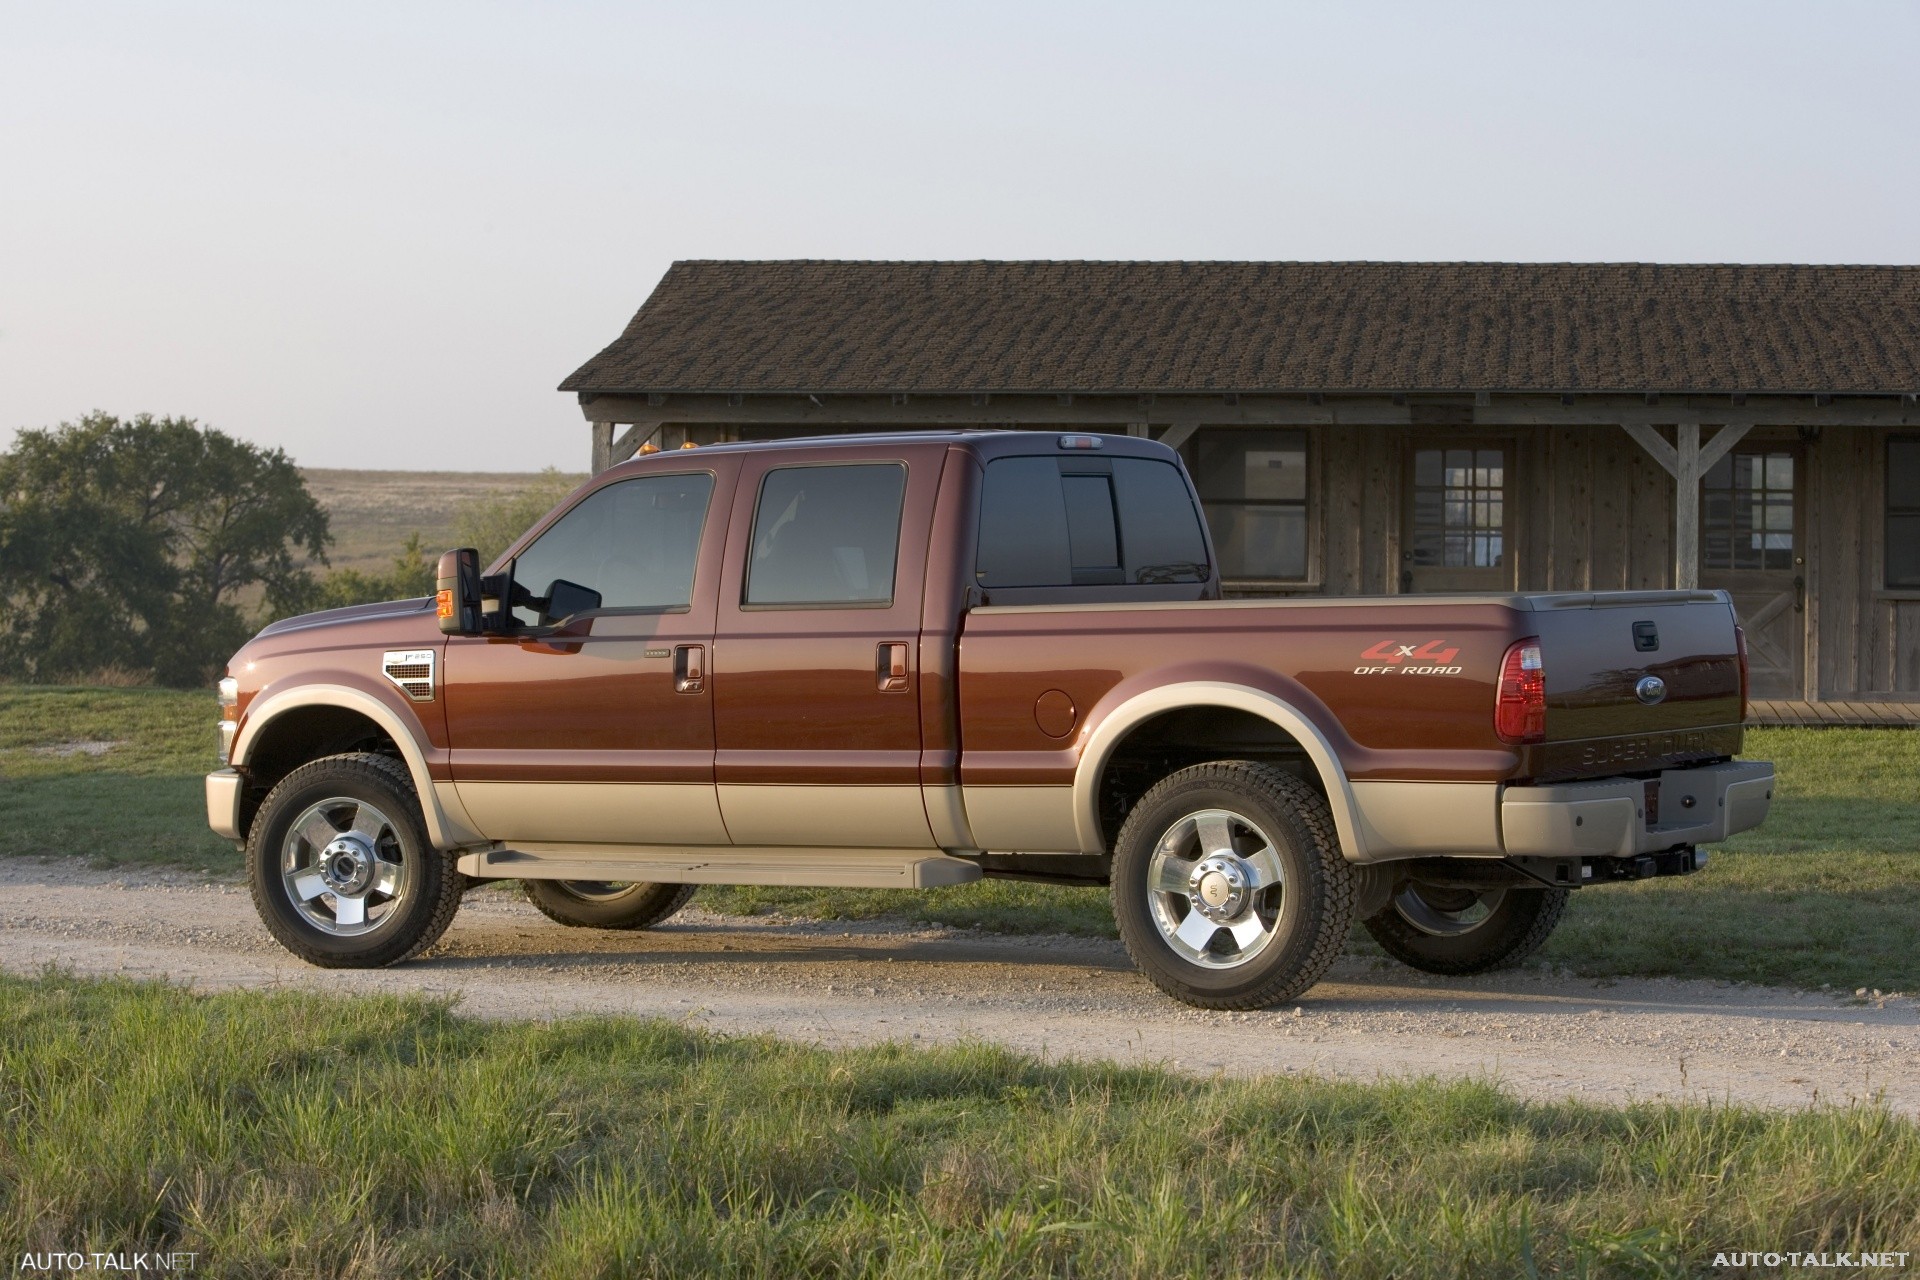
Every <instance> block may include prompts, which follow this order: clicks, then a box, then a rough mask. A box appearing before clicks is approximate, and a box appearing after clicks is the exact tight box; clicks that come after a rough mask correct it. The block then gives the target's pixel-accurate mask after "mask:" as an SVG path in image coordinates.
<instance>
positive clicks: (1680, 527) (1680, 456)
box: [1673, 422, 1700, 591]
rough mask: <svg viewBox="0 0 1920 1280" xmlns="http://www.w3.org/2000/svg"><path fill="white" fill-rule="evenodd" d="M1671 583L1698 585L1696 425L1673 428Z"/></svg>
mask: <svg viewBox="0 0 1920 1280" xmlns="http://www.w3.org/2000/svg"><path fill="white" fill-rule="evenodd" d="M1673 435H1674V441H1673V452H1674V463H1675V465H1674V469H1673V585H1674V589H1675V590H1677V591H1691V590H1693V589H1694V588H1695V587H1697V586H1699V585H1700V424H1699V423H1697V422H1683V423H1681V424H1680V425H1678V426H1676V427H1675V428H1674V429H1673Z"/></svg>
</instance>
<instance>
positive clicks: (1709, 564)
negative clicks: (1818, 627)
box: [1700, 444, 1807, 698]
mask: <svg viewBox="0 0 1920 1280" xmlns="http://www.w3.org/2000/svg"><path fill="white" fill-rule="evenodd" d="M1803 461H1804V459H1803V457H1802V455H1801V451H1800V449H1799V448H1798V447H1797V446H1794V445H1786V444H1780V445H1764V444H1762V445H1751V446H1747V447H1736V448H1735V449H1734V450H1733V451H1732V452H1731V453H1729V454H1727V455H1726V456H1725V457H1724V458H1722V459H1720V461H1719V462H1717V463H1715V464H1714V465H1713V468H1712V469H1711V470H1710V471H1708V472H1707V474H1706V476H1705V477H1704V478H1703V479H1702V481H1701V486H1700V489H1701V492H1700V585H1701V586H1703V587H1718V588H1721V589H1722V590H1725V591H1727V592H1728V593H1730V594H1731V595H1732V596H1733V612H1734V615H1735V616H1736V617H1738V618H1739V619H1740V625H1741V626H1742V627H1744V628H1745V629H1746V633H1747V669H1748V672H1749V678H1750V681H1751V684H1750V688H1751V690H1752V694H1753V696H1754V697H1756V698H1801V697H1805V696H1806V646H1807V626H1806V618H1807V615H1806V607H1807V578H1806V565H1807V561H1806V542H1805V533H1804V530H1803V528H1802V524H1803V522H1802V518H1801V510H1802V508H1803V507H1804V505H1805V504H1804V502H1803V501H1802V494H1803V492H1804V487H1803V486H1804V482H1805V477H1804V474H1803V473H1804V472H1805V470H1806V468H1805V467H1804V465H1803Z"/></svg>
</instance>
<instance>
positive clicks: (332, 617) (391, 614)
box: [254, 596, 433, 640]
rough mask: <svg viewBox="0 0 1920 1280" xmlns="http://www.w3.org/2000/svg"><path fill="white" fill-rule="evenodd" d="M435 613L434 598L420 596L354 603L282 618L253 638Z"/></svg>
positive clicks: (262, 629)
mask: <svg viewBox="0 0 1920 1280" xmlns="http://www.w3.org/2000/svg"><path fill="white" fill-rule="evenodd" d="M432 610H433V597H432V596H420V597H418V598H416V599H413V600H386V601H381V602H380V603H377V604H354V605H348V606H347V607H346V608H344V609H322V610H320V612H318V613H302V614H299V615H297V616H295V617H291V618H282V619H280V621H278V622H270V623H268V624H267V625H266V626H264V627H262V628H261V629H260V633H259V634H258V635H256V636H254V639H255V640H264V639H266V638H267V637H269V636H280V635H286V634H287V633H289V632H294V631H309V630H313V629H316V628H319V627H335V626H341V625H343V624H346V623H352V622H370V621H373V620H374V619H377V618H404V617H407V616H409V615H411V614H416V613H430V612H432Z"/></svg>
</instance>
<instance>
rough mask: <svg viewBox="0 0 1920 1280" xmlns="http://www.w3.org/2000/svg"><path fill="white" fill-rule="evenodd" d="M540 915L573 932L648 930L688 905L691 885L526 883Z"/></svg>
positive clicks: (602, 882) (534, 881) (530, 898)
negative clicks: (576, 930)
mask: <svg viewBox="0 0 1920 1280" xmlns="http://www.w3.org/2000/svg"><path fill="white" fill-rule="evenodd" d="M520 884H521V886H522V887H523V888H524V889H525V890H526V891H527V900H528V901H529V902H531V903H533V905H534V906H536V907H538V908H540V914H541V915H543V916H545V917H546V918H547V919H549V920H552V921H554V922H556V923H558V924H564V925H566V926H567V927H568V928H571V929H645V928H647V927H649V926H650V925H656V924H659V923H660V922H661V921H662V920H665V919H666V918H667V917H668V916H670V915H672V914H673V913H674V912H676V911H678V910H679V909H680V908H682V907H684V906H686V905H687V902H688V901H689V900H690V899H691V898H692V897H693V891H694V889H695V888H696V887H697V886H695V885H690V884H644V883H633V884H611V883H608V882H605V881H600V880H522V881H521V882H520Z"/></svg>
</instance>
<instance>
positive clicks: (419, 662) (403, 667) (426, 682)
mask: <svg viewBox="0 0 1920 1280" xmlns="http://www.w3.org/2000/svg"><path fill="white" fill-rule="evenodd" d="M380 670H381V672H382V673H384V674H385V675H386V677H387V679H389V680H391V681H393V682H394V683H395V684H397V685H399V686H400V688H401V689H402V691H404V692H405V693H406V695H407V696H408V697H409V698H412V699H413V700H414V701H415V702H432V701H433V650H431V649H389V650H387V652H386V653H384V654H382V655H381V657H380Z"/></svg>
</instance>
